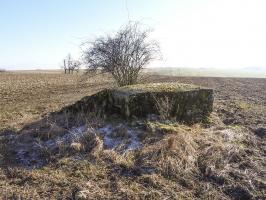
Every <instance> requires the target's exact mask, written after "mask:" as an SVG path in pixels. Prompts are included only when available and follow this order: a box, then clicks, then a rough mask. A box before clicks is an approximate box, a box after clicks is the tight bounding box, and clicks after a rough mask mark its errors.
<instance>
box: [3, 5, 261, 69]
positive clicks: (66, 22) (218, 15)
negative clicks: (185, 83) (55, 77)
mask: <svg viewBox="0 0 266 200" xmlns="http://www.w3.org/2000/svg"><path fill="white" fill-rule="evenodd" d="M126 5H127V6H126ZM126 7H127V8H128V11H129V12H127V8H126ZM128 17H129V19H130V20H141V22H142V23H144V24H147V25H148V26H150V27H153V29H154V33H153V35H152V36H153V37H154V38H155V39H157V40H158V41H159V42H160V44H161V49H162V55H163V60H161V61H156V62H154V63H152V64H151V66H154V67H158V66H160V67H201V68H202V67H206V68H213V67H214V68H224V69H237V68H245V67H265V68H266V0H200V1H199V0H127V3H126V0H43V1H41V0H23V1H19V0H0V68H5V69H7V70H10V69H45V68H50V69H52V68H54V69H55V68H59V67H60V65H61V61H62V59H63V58H64V57H65V56H66V55H67V54H68V53H72V54H73V55H74V57H76V58H79V57H80V56H81V49H80V44H81V43H82V42H84V41H86V40H92V39H93V38H95V37H96V36H100V35H102V34H105V33H109V32H112V31H115V30H117V29H118V28H119V27H121V25H123V24H125V23H126V22H127V21H128Z"/></svg>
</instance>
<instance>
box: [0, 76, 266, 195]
mask: <svg viewBox="0 0 266 200" xmlns="http://www.w3.org/2000/svg"><path fill="white" fill-rule="evenodd" d="M169 81H178V82H182V83H193V84H198V85H201V86H207V87H212V88H213V89H214V90H215V101H214V112H213V113H212V114H211V116H210V117H209V119H208V121H207V122H204V123H197V124H194V125H190V126H188V125H185V124H180V123H177V122H174V121H169V120H166V121H165V120H160V119H146V120H140V119H135V120H132V121H130V122H126V121H124V120H123V119H119V118H118V117H116V116H114V117H112V118H106V119H102V118H99V117H98V116H95V115H93V114H92V115H89V116H88V115H87V116H83V115H80V116H79V115H75V117H73V116H69V115H67V114H66V115H62V114H60V115H59V114H58V115H57V114H51V113H52V112H54V111H58V110H60V109H62V108H64V106H66V105H69V104H72V103H74V102H76V101H77V100H79V99H80V98H82V97H84V96H88V95H91V94H93V93H95V92H97V91H99V90H101V89H103V88H110V87H115V84H114V82H113V81H112V79H111V78H110V77H108V76H98V77H94V78H89V79H84V78H83V76H80V75H74V76H71V75H64V74H60V73H56V74H53V73H49V74H48V73H4V74H0V84H1V85H0V99H1V102H0V108H1V109H0V126H1V131H0V132H1V133H0V196H1V198H3V199H165V198H166V199H265V195H266V176H265V175H266V173H265V168H266V159H265V153H266V149H265V134H266V133H265V131H266V116H265V115H266V79H245V78H200V77H193V78H192V77H171V76H155V75H149V76H148V75H146V76H145V78H144V79H142V82H169ZM83 125H85V127H86V128H85V129H84V127H83ZM81 127H82V128H81ZM77 130H78V131H77ZM136 130H137V131H136ZM104 131H105V132H106V135H103V134H104ZM80 133H82V134H80ZM73 135H75V138H74V140H73V138H72V136H73ZM62 141H63V142H62ZM110 141H111V143H110ZM117 141H119V145H117V144H118V143H116V142H117ZM136 142H137V143H136ZM135 143H136V144H137V145H133V146H134V148H129V147H132V144H135ZM55 147H56V148H55Z"/></svg>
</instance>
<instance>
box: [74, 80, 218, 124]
mask: <svg viewBox="0 0 266 200" xmlns="http://www.w3.org/2000/svg"><path fill="white" fill-rule="evenodd" d="M167 104H169V105H167ZM73 109H74V110H83V111H87V112H92V111H95V112H97V113H101V114H114V113H116V114H119V115H121V116H122V117H124V118H131V117H133V116H135V117H146V116H147V115H149V114H157V115H159V114H160V112H161V111H163V109H166V110H165V112H169V113H168V115H169V116H170V117H174V118H176V120H178V121H185V122H196V121H201V120H204V119H205V118H206V117H208V116H209V114H210V113H211V112H212V109H213V90H212V89H209V88H203V87H199V86H195V85H189V84H180V83H149V84H137V85H132V86H126V87H120V88H117V89H112V90H103V91H101V92H99V93H97V94H95V95H92V96H90V97H86V98H84V99H82V100H81V101H79V102H78V103H77V104H76V105H75V107H74V108H72V110H73Z"/></svg>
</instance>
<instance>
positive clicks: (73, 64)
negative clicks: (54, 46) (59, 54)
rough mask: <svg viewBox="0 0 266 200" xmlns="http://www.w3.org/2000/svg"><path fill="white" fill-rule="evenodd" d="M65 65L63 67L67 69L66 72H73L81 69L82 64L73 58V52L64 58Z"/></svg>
mask: <svg viewBox="0 0 266 200" xmlns="http://www.w3.org/2000/svg"><path fill="white" fill-rule="evenodd" d="M63 63H64V65H63V68H64V71H65V74H67V73H68V74H73V72H74V71H77V72H78V71H79V69H80V65H81V62H79V61H78V60H73V59H72V57H71V54H68V55H67V57H66V59H64V61H63Z"/></svg>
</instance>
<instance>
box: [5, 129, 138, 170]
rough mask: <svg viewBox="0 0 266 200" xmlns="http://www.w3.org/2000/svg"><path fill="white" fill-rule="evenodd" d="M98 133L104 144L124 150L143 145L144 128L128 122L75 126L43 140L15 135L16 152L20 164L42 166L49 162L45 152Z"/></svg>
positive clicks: (14, 146)
mask: <svg viewBox="0 0 266 200" xmlns="http://www.w3.org/2000/svg"><path fill="white" fill-rule="evenodd" d="M88 134H96V135H97V136H99V138H101V139H102V141H103V144H104V148H105V149H110V150H116V151H117V152H121V153H124V152H126V151H130V150H135V149H137V148H140V147H142V143H141V142H140V140H139V137H138V136H139V134H141V130H140V129H138V128H136V127H129V126H127V125H124V124H118V125H112V124H107V125H105V126H103V127H100V128H92V127H88V126H86V125H82V126H79V127H73V128H71V129H70V130H69V131H67V132H66V133H65V134H63V135H62V136H58V137H55V138H52V139H49V140H47V141H41V140H40V139H36V138H33V137H28V138H27V139H26V141H25V138H24V139H21V137H22V136H19V135H18V136H16V135H13V136H12V140H10V141H12V142H11V144H12V147H13V155H14V156H15V160H16V162H17V163H18V164H19V165H20V166H24V167H29V168H39V167H41V166H43V165H45V164H46V163H47V161H46V159H45V156H44V154H45V153H47V152H50V153H52V154H56V153H58V152H59V149H60V148H62V147H64V148H70V147H72V146H74V145H76V144H79V143H80V142H81V141H82V140H83V139H84V138H85V136H86V135H88Z"/></svg>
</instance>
